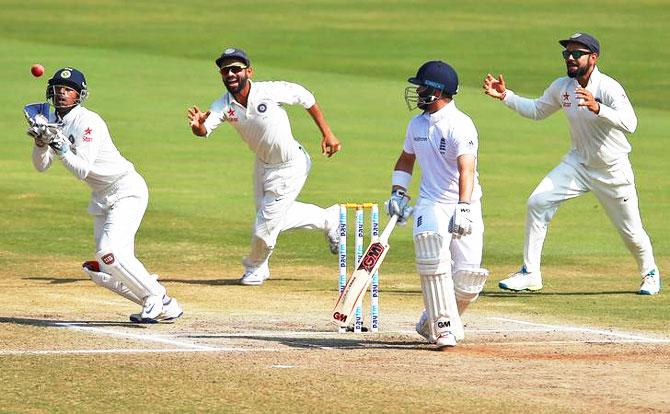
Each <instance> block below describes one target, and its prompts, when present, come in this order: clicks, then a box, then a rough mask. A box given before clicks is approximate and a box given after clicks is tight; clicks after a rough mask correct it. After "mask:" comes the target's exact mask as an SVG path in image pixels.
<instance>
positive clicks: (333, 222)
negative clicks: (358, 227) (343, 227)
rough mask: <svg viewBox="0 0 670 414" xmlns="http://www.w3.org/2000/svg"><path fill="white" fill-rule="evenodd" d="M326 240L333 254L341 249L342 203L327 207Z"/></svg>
mask: <svg viewBox="0 0 670 414" xmlns="http://www.w3.org/2000/svg"><path fill="white" fill-rule="evenodd" d="M326 215H327V218H326V240H327V241H328V248H329V249H330V252H331V253H332V254H337V252H339V251H340V205H339V204H333V205H332V206H330V207H328V208H327V209H326Z"/></svg>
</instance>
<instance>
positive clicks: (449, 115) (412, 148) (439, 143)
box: [403, 101, 482, 203]
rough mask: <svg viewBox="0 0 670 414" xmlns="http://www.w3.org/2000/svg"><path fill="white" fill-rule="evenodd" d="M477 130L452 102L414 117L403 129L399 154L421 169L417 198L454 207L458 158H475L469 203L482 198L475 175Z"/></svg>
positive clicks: (477, 142)
mask: <svg viewBox="0 0 670 414" xmlns="http://www.w3.org/2000/svg"><path fill="white" fill-rule="evenodd" d="M478 148H479V141H478V139H477V129H476V128H475V124H474V123H473V122H472V120H471V119H470V117H469V116H467V115H466V114H464V113H463V112H461V111H459V110H458V108H456V104H455V102H454V101H451V102H449V103H448V104H447V105H445V106H444V107H443V108H441V109H440V110H439V111H437V112H435V113H432V114H428V113H425V112H424V113H423V114H420V115H417V116H415V117H414V118H412V119H411V120H410V121H409V124H408V125H407V134H406V136H405V145H404V146H403V151H405V152H406V153H408V154H414V155H415V156H416V160H417V161H418V163H419V166H420V167H421V184H420V187H419V197H421V198H425V199H428V200H432V201H434V202H446V203H457V202H458V200H459V189H458V179H459V176H460V174H459V172H458V164H457V159H458V157H459V156H461V155H465V154H471V155H474V156H475V174H474V186H473V189H472V201H477V200H479V199H480V198H481V197H482V188H481V186H480V185H479V173H478V172H477V168H476V162H477V149H478Z"/></svg>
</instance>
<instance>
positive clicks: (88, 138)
mask: <svg viewBox="0 0 670 414" xmlns="http://www.w3.org/2000/svg"><path fill="white" fill-rule="evenodd" d="M92 132H93V130H92V129H91V128H86V129H85V130H84V138H83V140H84V142H91V141H93V137H92V136H91V133H92ZM72 143H73V144H74V138H73V139H72Z"/></svg>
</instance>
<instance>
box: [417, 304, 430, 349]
mask: <svg viewBox="0 0 670 414" xmlns="http://www.w3.org/2000/svg"><path fill="white" fill-rule="evenodd" d="M415 329H416V333H418V334H419V335H421V336H423V337H424V338H426V341H428V342H432V341H431V340H430V325H429V324H428V312H426V311H425V310H424V311H423V312H422V313H421V317H420V318H419V322H417V323H416V327H415Z"/></svg>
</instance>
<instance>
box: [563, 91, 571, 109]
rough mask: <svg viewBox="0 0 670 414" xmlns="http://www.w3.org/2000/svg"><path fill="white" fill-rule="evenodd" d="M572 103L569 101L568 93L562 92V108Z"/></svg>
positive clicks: (568, 106)
mask: <svg viewBox="0 0 670 414" xmlns="http://www.w3.org/2000/svg"><path fill="white" fill-rule="evenodd" d="M571 105H572V104H571V103H570V95H568V93H567V92H566V93H564V94H563V108H570V106H571Z"/></svg>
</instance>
